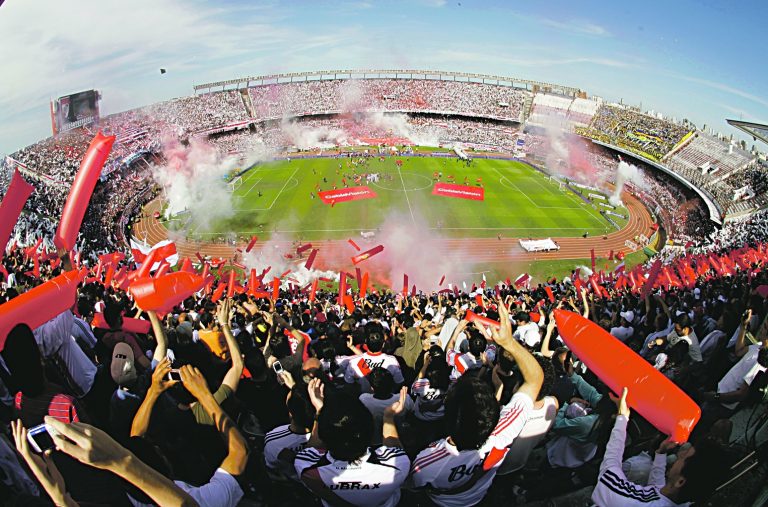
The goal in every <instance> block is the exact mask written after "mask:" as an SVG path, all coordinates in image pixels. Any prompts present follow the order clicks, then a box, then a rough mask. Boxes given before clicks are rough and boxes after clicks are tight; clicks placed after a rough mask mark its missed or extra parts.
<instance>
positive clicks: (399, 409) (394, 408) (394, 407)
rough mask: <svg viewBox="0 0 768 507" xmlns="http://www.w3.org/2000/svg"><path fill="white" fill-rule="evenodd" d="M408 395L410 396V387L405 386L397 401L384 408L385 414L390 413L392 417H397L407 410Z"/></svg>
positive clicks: (401, 389)
mask: <svg viewBox="0 0 768 507" xmlns="http://www.w3.org/2000/svg"><path fill="white" fill-rule="evenodd" d="M406 396H408V388H407V387H405V386H403V387H401V388H400V398H399V399H398V400H397V401H396V402H394V403H393V404H391V405H390V406H388V407H387V408H386V409H384V414H385V415H389V416H391V417H395V416H398V415H400V414H402V413H403V412H404V411H405V405H406V401H405V398H406Z"/></svg>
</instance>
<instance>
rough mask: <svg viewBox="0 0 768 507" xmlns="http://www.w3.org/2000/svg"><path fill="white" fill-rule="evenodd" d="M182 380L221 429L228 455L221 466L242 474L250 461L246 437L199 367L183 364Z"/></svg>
mask: <svg viewBox="0 0 768 507" xmlns="http://www.w3.org/2000/svg"><path fill="white" fill-rule="evenodd" d="M179 371H180V373H181V381H182V382H183V383H184V387H185V388H186V389H187V391H189V392H190V393H191V394H192V395H193V396H194V397H195V398H197V401H198V402H199V403H200V404H201V405H202V406H203V408H204V409H205V411H206V412H207V413H208V415H210V416H211V418H212V419H213V422H214V426H216V429H218V430H219V433H221V435H222V437H223V438H224V441H225V443H226V446H227V456H226V457H225V458H224V461H222V462H221V465H220V466H219V468H221V469H222V470H224V471H226V472H228V473H229V474H231V475H234V476H237V475H241V474H242V473H243V472H244V471H245V465H246V463H247V462H248V446H247V445H246V442H245V439H244V438H243V436H242V435H241V434H240V432H239V431H238V430H237V426H236V425H235V423H234V422H233V421H232V419H230V418H229V416H228V415H227V414H226V413H224V411H223V410H222V409H221V406H220V405H219V404H218V403H217V402H216V400H215V399H214V397H213V395H212V394H211V391H210V390H208V385H207V384H206V382H205V378H204V377H203V375H202V374H201V373H200V371H199V370H198V369H197V368H194V367H193V366H189V365H186V366H182V367H181V369H180V370H179Z"/></svg>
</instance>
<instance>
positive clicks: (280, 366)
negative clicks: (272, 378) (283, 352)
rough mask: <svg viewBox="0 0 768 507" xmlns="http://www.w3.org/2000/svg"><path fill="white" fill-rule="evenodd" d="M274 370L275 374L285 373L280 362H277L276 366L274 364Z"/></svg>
mask: <svg viewBox="0 0 768 507" xmlns="http://www.w3.org/2000/svg"><path fill="white" fill-rule="evenodd" d="M272 369H273V370H275V373H277V374H280V373H282V372H283V365H282V364H280V361H275V362H274V364H272Z"/></svg>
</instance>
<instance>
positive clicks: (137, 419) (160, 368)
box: [131, 357, 178, 437]
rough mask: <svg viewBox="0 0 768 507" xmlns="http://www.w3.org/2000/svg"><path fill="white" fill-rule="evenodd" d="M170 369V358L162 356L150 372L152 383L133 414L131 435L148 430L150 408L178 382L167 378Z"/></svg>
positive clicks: (140, 433) (141, 434)
mask: <svg viewBox="0 0 768 507" xmlns="http://www.w3.org/2000/svg"><path fill="white" fill-rule="evenodd" d="M170 371H171V360H170V359H168V358H167V357H163V359H161V360H160V363H158V365H157V366H156V367H155V371H154V372H152V385H150V386H149V389H148V390H147V395H146V396H145V397H144V401H142V402H141V406H139V410H138V411H137V412H136V415H135V416H133V423H131V436H132V437H143V436H144V435H146V433H147V431H149V422H150V420H151V418H152V409H153V408H154V407H155V403H157V400H158V399H160V395H161V394H163V392H165V391H166V390H167V389H169V388H171V387H173V386H174V385H175V384H177V383H178V381H176V380H168V372H170Z"/></svg>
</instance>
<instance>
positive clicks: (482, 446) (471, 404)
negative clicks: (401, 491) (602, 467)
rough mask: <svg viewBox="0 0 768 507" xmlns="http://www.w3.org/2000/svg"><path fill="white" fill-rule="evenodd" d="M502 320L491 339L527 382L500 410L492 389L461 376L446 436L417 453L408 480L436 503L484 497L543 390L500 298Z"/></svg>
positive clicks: (458, 504) (450, 400) (458, 505)
mask: <svg viewBox="0 0 768 507" xmlns="http://www.w3.org/2000/svg"><path fill="white" fill-rule="evenodd" d="M499 316H500V321H501V323H502V324H501V327H500V329H498V330H496V329H492V330H491V331H492V334H493V339H494V341H495V342H496V343H497V344H498V345H499V346H500V347H502V348H503V349H504V350H506V351H507V352H509V353H510V355H511V356H512V358H513V359H514V360H515V362H516V363H517V364H518V367H519V368H520V373H521V375H522V376H523V379H524V382H523V384H522V385H521V386H520V389H519V390H518V391H517V393H515V395H514V396H512V399H511V400H510V402H509V403H508V404H507V405H505V406H504V407H501V409H500V408H499V404H498V402H497V401H496V398H495V397H494V392H493V390H492V389H491V387H490V386H489V385H488V384H487V383H485V382H483V381H481V380H480V379H478V378H477V377H475V376H472V375H464V376H462V377H460V378H459V380H458V381H457V382H456V384H454V386H453V387H452V388H451V390H450V391H449V392H448V396H446V399H445V423H446V429H447V430H448V437H447V438H444V439H441V440H438V441H437V442H435V443H433V444H432V445H430V446H429V447H428V448H427V449H425V450H423V451H422V452H420V453H419V455H418V456H417V457H416V459H415V460H414V462H413V466H412V468H411V479H410V482H411V483H412V485H413V486H414V487H415V488H418V489H422V490H423V491H425V492H426V494H427V495H429V497H430V499H431V500H432V501H433V502H435V503H436V504H438V505H444V506H450V507H453V506H455V507H468V506H471V505H475V504H477V503H479V502H480V501H481V500H482V499H483V497H484V496H485V494H486V493H487V491H488V488H489V487H490V485H491V482H492V481H493V478H494V477H495V475H496V471H497V469H498V467H499V465H501V462H502V460H503V459H504V456H505V455H506V453H507V447H508V446H509V445H510V444H512V442H513V441H514V439H515V438H516V437H517V435H518V434H519V433H520V430H521V429H522V428H523V426H524V425H525V422H526V420H527V418H528V414H529V413H530V411H531V409H532V407H533V400H534V399H535V398H536V396H537V395H538V393H539V389H540V388H541V384H542V381H543V377H544V374H543V372H542V370H541V367H540V366H539V363H538V362H537V361H536V359H535V358H534V357H533V356H532V355H531V354H530V353H529V352H528V351H527V350H526V349H525V348H524V347H523V346H522V345H521V344H520V343H518V342H517V341H516V340H515V339H514V338H513V337H512V329H511V326H510V323H509V314H508V310H507V308H506V306H504V303H503V302H502V301H501V300H499ZM463 325H464V326H466V324H463ZM459 326H462V324H459Z"/></svg>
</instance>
